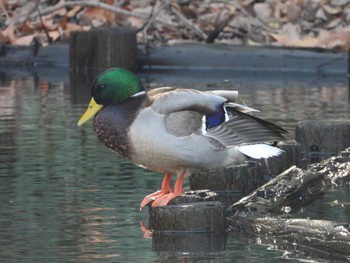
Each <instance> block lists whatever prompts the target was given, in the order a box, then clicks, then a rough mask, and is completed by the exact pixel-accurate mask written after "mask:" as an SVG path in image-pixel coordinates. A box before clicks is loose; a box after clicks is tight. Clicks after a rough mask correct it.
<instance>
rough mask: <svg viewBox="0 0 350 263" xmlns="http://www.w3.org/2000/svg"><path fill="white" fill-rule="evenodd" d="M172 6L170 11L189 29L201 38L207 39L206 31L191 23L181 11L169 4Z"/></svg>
mask: <svg viewBox="0 0 350 263" xmlns="http://www.w3.org/2000/svg"><path fill="white" fill-rule="evenodd" d="M170 6H171V7H172V8H171V10H172V12H173V13H174V14H175V15H176V16H177V17H178V18H179V19H180V20H181V22H182V23H183V24H184V25H185V26H186V27H187V28H188V29H190V30H192V31H193V32H195V33H196V34H197V35H198V36H199V37H200V38H202V39H207V38H208V36H207V34H206V33H204V32H203V31H202V30H201V29H200V28H199V27H198V26H197V25H195V24H193V23H192V22H191V21H190V20H188V19H187V18H186V17H185V16H184V15H183V14H182V13H181V12H179V11H178V10H177V8H176V7H173V6H172V5H170Z"/></svg>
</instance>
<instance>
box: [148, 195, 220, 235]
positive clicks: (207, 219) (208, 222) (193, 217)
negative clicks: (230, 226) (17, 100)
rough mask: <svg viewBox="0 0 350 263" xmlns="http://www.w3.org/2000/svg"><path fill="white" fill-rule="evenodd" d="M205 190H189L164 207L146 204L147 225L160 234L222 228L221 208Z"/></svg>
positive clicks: (217, 230)
mask: <svg viewBox="0 0 350 263" xmlns="http://www.w3.org/2000/svg"><path fill="white" fill-rule="evenodd" d="M216 197H217V195H216V194H215V193H213V192H210V191H208V190H201V191H192V192H191V191H190V192H186V193H185V194H184V195H182V196H179V197H177V198H175V199H173V200H171V201H170V203H169V205H167V206H160V207H149V228H150V229H152V230H153V231H154V232H155V233H161V234H165V233H167V234H171V233H176V234H204V233H224V232H225V231H226V218H225V207H224V205H223V204H222V203H221V202H219V201H215V199H216Z"/></svg>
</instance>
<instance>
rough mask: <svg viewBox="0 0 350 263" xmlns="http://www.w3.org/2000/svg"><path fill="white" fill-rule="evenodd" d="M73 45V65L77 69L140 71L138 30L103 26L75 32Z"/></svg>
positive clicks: (72, 36) (71, 38) (71, 47)
mask: <svg viewBox="0 0 350 263" xmlns="http://www.w3.org/2000/svg"><path fill="white" fill-rule="evenodd" d="M69 44H70V50H69V64H70V68H71V69H72V70H73V71H87V70H95V71H101V70H105V69H107V68H112V67H123V68H126V69H128V70H130V71H132V72H136V71H137V44H136V30H134V29H131V28H103V29H96V30H91V31H86V32H73V33H72V34H71V37H70V43H69Z"/></svg>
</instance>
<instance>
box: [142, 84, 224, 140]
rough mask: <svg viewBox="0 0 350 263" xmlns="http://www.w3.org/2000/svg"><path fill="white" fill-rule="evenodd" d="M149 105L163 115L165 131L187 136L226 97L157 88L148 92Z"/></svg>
mask: <svg viewBox="0 0 350 263" xmlns="http://www.w3.org/2000/svg"><path fill="white" fill-rule="evenodd" d="M148 95H149V99H150V102H151V104H150V107H151V108H152V109H153V110H154V111H156V112H157V113H159V114H161V115H164V116H165V127H166V129H167V131H168V132H169V133H171V134H173V135H175V136H189V135H191V134H193V133H195V132H196V131H197V130H200V129H201V128H202V126H203V117H204V116H206V115H212V114H215V112H216V111H217V108H218V107H221V105H223V103H225V101H227V98H224V97H221V96H218V95H215V94H213V93H208V92H202V91H197V90H192V89H169V88H166V89H165V88H159V89H155V90H152V93H148Z"/></svg>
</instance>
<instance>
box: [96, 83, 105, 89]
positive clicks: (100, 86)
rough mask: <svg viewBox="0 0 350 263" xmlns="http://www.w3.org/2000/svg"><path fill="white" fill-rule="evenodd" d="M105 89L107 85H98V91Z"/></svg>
mask: <svg viewBox="0 0 350 263" xmlns="http://www.w3.org/2000/svg"><path fill="white" fill-rule="evenodd" d="M104 88H105V85H103V84H99V85H97V90H98V91H101V90H103V89H104Z"/></svg>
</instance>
